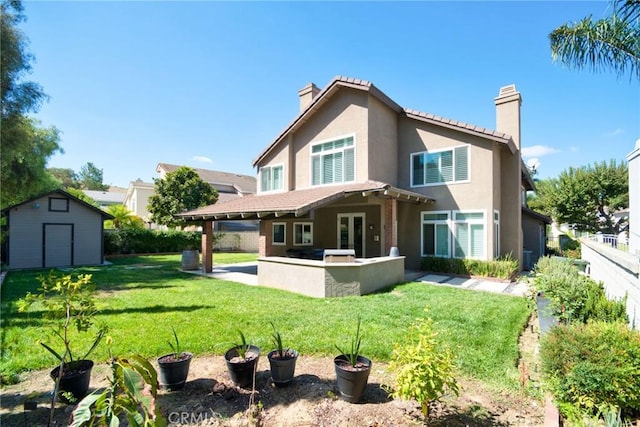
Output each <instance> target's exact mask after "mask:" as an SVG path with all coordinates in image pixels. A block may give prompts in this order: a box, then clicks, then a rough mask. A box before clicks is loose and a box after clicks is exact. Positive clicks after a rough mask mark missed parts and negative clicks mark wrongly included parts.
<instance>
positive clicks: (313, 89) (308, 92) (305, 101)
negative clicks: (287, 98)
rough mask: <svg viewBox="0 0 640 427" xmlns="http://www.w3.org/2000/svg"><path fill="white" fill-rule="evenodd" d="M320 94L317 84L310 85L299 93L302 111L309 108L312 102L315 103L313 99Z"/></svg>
mask: <svg viewBox="0 0 640 427" xmlns="http://www.w3.org/2000/svg"><path fill="white" fill-rule="evenodd" d="M318 92H320V89H318V86H316V85H315V83H309V84H308V85H306V86H305V87H303V88H302V89H300V90H299V91H298V96H299V97H300V111H302V110H304V109H305V108H307V105H309V104H311V101H313V98H315V97H316V95H317V94H318Z"/></svg>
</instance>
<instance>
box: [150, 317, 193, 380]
mask: <svg viewBox="0 0 640 427" xmlns="http://www.w3.org/2000/svg"><path fill="white" fill-rule="evenodd" d="M171 330H172V331H173V339H174V341H175V346H174V345H173V343H172V342H171V341H168V344H169V347H171V353H169V354H165V355H164V356H160V357H158V367H159V368H160V369H159V375H160V381H159V382H160V386H162V387H163V388H166V389H169V390H180V389H181V388H182V387H184V384H185V383H186V382H187V376H188V375H189V365H190V364H191V359H192V358H193V353H189V352H187V351H182V350H181V349H180V341H179V340H178V334H177V333H176V330H175V329H174V328H173V327H171Z"/></svg>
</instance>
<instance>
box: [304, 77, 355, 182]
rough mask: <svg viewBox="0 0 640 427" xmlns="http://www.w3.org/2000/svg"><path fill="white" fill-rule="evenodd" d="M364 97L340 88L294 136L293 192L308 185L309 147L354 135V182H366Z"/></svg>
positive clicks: (309, 167) (353, 91)
mask: <svg viewBox="0 0 640 427" xmlns="http://www.w3.org/2000/svg"><path fill="white" fill-rule="evenodd" d="M367 114H368V113H367V94H365V93H362V92H360V91H355V90H348V89H341V90H340V94H339V96H334V97H332V98H331V99H330V100H329V101H328V102H327V103H326V104H324V105H323V106H322V108H321V109H320V110H319V111H317V112H316V113H315V114H314V115H313V118H312V119H311V120H309V121H308V122H307V123H305V124H304V125H302V126H301V127H300V129H298V130H297V131H296V132H295V133H294V138H293V139H294V143H293V144H294V147H293V150H294V152H295V163H296V171H295V184H294V187H295V189H302V188H308V187H310V186H311V146H312V145H313V144H315V143H319V142H326V141H330V140H333V139H336V138H341V137H345V136H349V135H353V136H354V142H355V158H356V181H358V182H361V181H365V180H366V179H367V171H368V168H367V163H366V160H367V159H366V153H367V145H368V142H367V141H368V136H367V133H368V127H367V124H368V119H367Z"/></svg>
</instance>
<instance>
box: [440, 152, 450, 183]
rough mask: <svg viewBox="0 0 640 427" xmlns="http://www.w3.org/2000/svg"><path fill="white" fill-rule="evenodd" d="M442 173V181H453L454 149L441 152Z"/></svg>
mask: <svg viewBox="0 0 640 427" xmlns="http://www.w3.org/2000/svg"><path fill="white" fill-rule="evenodd" d="M440 175H441V181H442V182H451V181H453V151H443V152H442V153H440Z"/></svg>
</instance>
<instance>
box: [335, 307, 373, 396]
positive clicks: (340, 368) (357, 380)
mask: <svg viewBox="0 0 640 427" xmlns="http://www.w3.org/2000/svg"><path fill="white" fill-rule="evenodd" d="M361 344H362V336H361V335H360V318H359V317H358V326H357V328H356V335H355V336H354V338H353V339H352V340H351V349H350V351H344V350H342V349H341V348H340V347H338V346H337V345H336V348H337V349H338V351H339V352H340V353H341V354H340V355H339V356H336V357H335V358H334V359H333V363H334V365H335V368H336V378H337V381H338V391H339V392H340V396H341V397H342V398H343V399H344V400H346V401H347V402H351V403H357V402H359V401H360V398H361V397H362V394H363V393H364V389H365V388H366V386H367V381H368V380H369V372H371V365H372V363H371V360H370V359H368V358H366V357H364V356H362V355H360V345H361Z"/></svg>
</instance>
